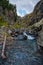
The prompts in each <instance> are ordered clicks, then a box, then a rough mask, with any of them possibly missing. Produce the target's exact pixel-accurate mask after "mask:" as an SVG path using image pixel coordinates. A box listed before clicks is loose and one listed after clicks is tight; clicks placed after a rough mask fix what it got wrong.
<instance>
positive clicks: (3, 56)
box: [1, 35, 6, 59]
mask: <svg viewBox="0 0 43 65" xmlns="http://www.w3.org/2000/svg"><path fill="white" fill-rule="evenodd" d="M5 45H6V35H5V38H4V42H3V48H2V54H1V57H2V58H3V59H5V58H6V56H5Z"/></svg>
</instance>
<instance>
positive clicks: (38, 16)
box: [30, 0, 43, 24]
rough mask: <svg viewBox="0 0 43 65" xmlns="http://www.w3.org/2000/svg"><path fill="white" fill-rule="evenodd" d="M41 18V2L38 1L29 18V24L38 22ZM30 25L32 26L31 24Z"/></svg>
mask: <svg viewBox="0 0 43 65" xmlns="http://www.w3.org/2000/svg"><path fill="white" fill-rule="evenodd" d="M42 18H43V1H42V0H41V1H39V2H38V3H37V4H36V6H35V8H34V11H33V15H32V17H31V18H30V20H31V22H33V23H36V22H38V21H40V20H41V19H42ZM31 22H30V24H33V23H31Z"/></svg>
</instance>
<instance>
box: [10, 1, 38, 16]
mask: <svg viewBox="0 0 43 65" xmlns="http://www.w3.org/2000/svg"><path fill="white" fill-rule="evenodd" d="M38 1H39V0H9V2H10V3H12V4H16V8H17V14H18V15H19V16H21V17H23V16H25V15H26V14H29V13H31V12H32V11H33V9H34V6H35V5H36V4H37V2H38Z"/></svg>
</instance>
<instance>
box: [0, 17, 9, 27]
mask: <svg viewBox="0 0 43 65" xmlns="http://www.w3.org/2000/svg"><path fill="white" fill-rule="evenodd" d="M1 26H8V22H6V21H4V20H3V19H2V18H0V27H1Z"/></svg>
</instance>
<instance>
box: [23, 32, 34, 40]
mask: <svg viewBox="0 0 43 65" xmlns="http://www.w3.org/2000/svg"><path fill="white" fill-rule="evenodd" d="M23 34H24V35H26V36H27V38H28V39H30V40H33V39H34V37H32V36H31V35H27V34H26V33H25V32H24V33H23Z"/></svg>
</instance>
